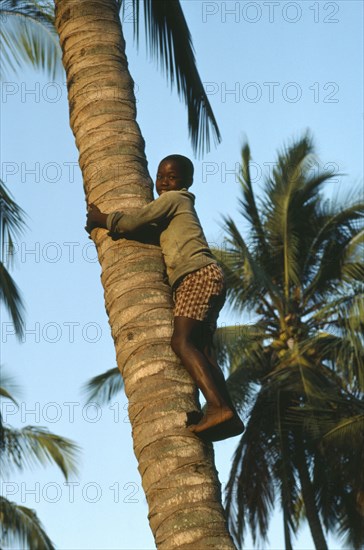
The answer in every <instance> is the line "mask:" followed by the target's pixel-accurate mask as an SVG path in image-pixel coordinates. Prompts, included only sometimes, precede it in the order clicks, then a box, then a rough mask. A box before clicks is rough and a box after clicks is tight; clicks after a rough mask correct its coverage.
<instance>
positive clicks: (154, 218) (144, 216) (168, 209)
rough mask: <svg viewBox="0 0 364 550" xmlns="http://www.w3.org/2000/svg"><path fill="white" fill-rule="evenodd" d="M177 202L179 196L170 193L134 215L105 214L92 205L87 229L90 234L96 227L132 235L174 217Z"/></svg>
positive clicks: (164, 194) (120, 213)
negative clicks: (145, 227) (145, 226)
mask: <svg viewBox="0 0 364 550" xmlns="http://www.w3.org/2000/svg"><path fill="white" fill-rule="evenodd" d="M177 201H178V195H176V194H175V193H174V192H173V191H169V192H168V193H163V195H161V196H160V197H159V198H158V199H156V200H154V201H152V202H150V203H149V204H147V205H146V206H144V207H143V208H141V209H140V210H138V211H136V212H133V213H132V214H125V213H124V212H112V213H111V214H104V213H103V212H101V210H99V208H98V207H97V206H95V205H94V204H90V206H89V208H88V212H87V224H86V228H85V229H86V231H88V232H89V233H90V232H91V231H92V229H94V228H95V227H103V228H105V229H109V230H110V231H111V232H112V233H130V232H132V231H135V230H136V229H139V228H141V227H143V226H144V225H148V224H151V223H153V222H154V223H155V222H158V221H160V220H162V219H168V218H170V217H172V215H173V213H174V212H175V211H176V208H177Z"/></svg>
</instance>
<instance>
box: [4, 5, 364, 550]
mask: <svg viewBox="0 0 364 550" xmlns="http://www.w3.org/2000/svg"><path fill="white" fill-rule="evenodd" d="M182 5H183V8H184V12H185V16H186V19H187V22H188V24H189V27H190V30H191V33H192V36H193V40H194V46H195V50H196V57H197V63H198V67H199V70H200V75H201V78H202V81H203V82H204V85H205V88H206V91H207V93H208V94H209V98H210V101H211V104H212V106H213V109H214V112H215V115H216V118H217V120H218V123H219V126H220V130H221V134H222V138H223V141H222V143H221V144H220V145H219V146H218V147H217V148H213V149H212V150H211V152H210V153H209V154H208V155H206V156H205V157H204V158H203V159H195V183H194V188H193V191H194V193H195V194H196V197H197V199H196V206H197V210H198V213H199V216H200V219H201V222H202V225H203V227H204V229H205V233H206V235H207V238H208V240H209V241H210V242H211V243H215V244H217V245H221V244H222V232H221V223H222V216H223V215H226V214H230V215H232V216H233V217H234V218H235V219H236V220H238V219H239V216H238V211H237V198H238V194H239V185H238V182H237V177H236V171H237V169H238V167H239V161H240V151H241V146H242V144H243V143H244V141H245V140H246V139H247V140H248V141H249V144H250V146H251V151H252V157H253V162H254V170H255V184H256V186H257V188H259V186H260V185H261V184H262V181H263V176H264V174H265V173H267V171H268V170H269V167H270V166H272V164H271V163H272V162H274V160H275V158H276V152H277V149H280V148H281V147H282V146H283V145H284V144H287V143H289V142H290V141H291V140H292V139H293V138H297V137H299V136H300V135H302V133H303V132H305V131H306V130H307V129H309V130H310V131H311V133H312V135H313V137H314V140H315V143H316V146H317V153H318V159H317V162H318V166H320V167H321V168H323V167H326V168H327V169H330V170H334V171H335V172H337V173H338V176H337V177H336V178H335V179H334V180H333V181H332V185H331V187H330V189H328V191H327V193H328V195H329V196H332V197H334V196H336V195H337V193H338V192H339V190H341V192H349V191H350V190H351V189H353V188H354V184H356V189H358V183H360V182H362V172H363V104H362V97H363V53H362V52H363V28H362V16H363V4H362V2H360V1H345V2H341V1H338V2H324V1H320V2H314V1H312V2H311V1H309V0H307V1H303V2H300V1H298V2H285V1H282V2H261V1H260V2H245V1H242V2H229V1H227V2H213V1H212V2H203V1H200V0H195V1H193V2H192V1H185V2H182ZM126 14H127V17H126V20H125V22H124V32H125V35H126V40H127V54H128V58H129V64H130V71H131V73H132V76H133V78H134V80H135V83H136V97H137V107H138V122H139V124H140V127H141V130H142V133H143V136H144V138H145V141H146V154H147V158H148V162H149V170H150V173H151V175H152V177H153V178H154V174H155V172H156V168H157V165H158V162H159V160H160V159H161V158H163V157H164V156H166V155H167V154H169V153H175V152H177V153H181V154H186V155H187V156H190V157H191V158H193V154H192V150H191V146H190V144H189V141H188V132H187V122H186V121H187V115H186V112H185V107H184V105H183V104H182V103H181V102H180V101H179V99H178V98H177V96H176V93H175V92H173V93H171V92H170V90H169V89H168V87H167V85H166V82H165V79H164V78H163V76H162V75H161V73H160V72H159V71H158V70H157V69H156V65H155V63H154V62H152V61H151V60H150V59H148V57H147V56H146V55H145V47H144V43H143V42H141V45H140V47H139V52H137V50H136V48H135V47H134V44H133V40H132V25H131V22H130V17H129V14H130V10H129V11H128V10H127V12H126ZM1 115H2V141H1V143H2V145H1V153H2V155H1V157H2V159H1V176H2V179H3V181H5V183H6V184H7V186H8V188H9V189H10V190H11V192H12V193H13V195H14V197H15V199H16V200H17V202H18V203H19V204H20V206H21V207H22V208H23V209H24V210H25V211H26V212H27V214H28V229H27V232H26V234H25V235H24V237H23V239H21V240H19V242H17V249H16V255H15V259H16V265H15V268H14V277H15V279H16V281H17V283H18V285H19V286H20V288H21V290H22V292H23V295H24V299H25V303H26V308H27V315H26V331H27V333H26V338H25V341H24V342H23V343H19V342H18V341H17V340H16V338H15V337H14V335H13V330H12V326H11V324H10V322H9V318H8V316H7V315H6V312H4V310H3V309H2V311H1V313H2V321H1V324H2V327H1V328H2V340H1V363H2V364H3V365H5V367H6V369H7V372H10V373H11V374H12V375H13V376H14V377H15V378H16V382H17V383H18V384H19V385H20V386H21V387H22V394H21V397H20V398H19V405H20V406H19V409H18V410H15V409H13V408H12V407H11V406H10V404H6V403H5V402H4V403H3V404H2V412H3V414H4V418H5V420H6V421H7V422H9V423H10V424H13V425H15V426H20V425H27V424H33V425H39V426H47V427H49V429H51V430H52V431H54V432H55V433H59V434H61V435H64V436H66V437H69V438H71V439H74V440H75V441H76V442H78V443H79V444H80V445H81V447H82V449H83V452H82V460H81V464H80V475H79V476H78V477H77V478H76V477H75V478H73V479H72V480H71V481H72V483H73V485H72V486H66V485H64V480H63V478H62V477H61V475H60V473H59V472H58V471H57V470H56V469H55V468H53V467H49V468H47V469H43V470H42V469H40V468H35V469H34V471H32V472H28V471H26V472H24V473H23V475H21V476H20V475H18V474H15V473H14V474H11V475H9V477H7V478H6V479H4V480H3V485H2V493H3V494H4V495H5V496H7V497H8V498H9V499H10V500H15V501H17V502H21V503H23V504H24V505H26V506H29V507H31V508H35V509H36V510H37V512H38V514H39V517H40V518H41V520H42V522H43V523H44V525H45V526H46V528H47V531H48V533H49V535H50V536H51V538H52V539H53V540H54V542H55V543H56V545H57V547H58V548H60V549H62V550H66V549H67V550H75V549H79V550H81V549H82V550H84V549H88V550H96V549H97V550H101V549H118V550H121V549H123V550H149V549H153V548H154V543H153V538H152V535H151V533H150V530H149V526H148V522H147V507H146V504H145V499H144V495H143V492H142V489H141V485H140V477H139V474H138V471H137V466H136V461H135V458H134V455H133V450H132V440H131V436H130V426H129V423H128V420H127V411H126V398H125V396H124V394H121V395H120V399H118V400H114V401H113V402H112V403H111V404H110V406H106V407H103V408H100V407H97V406H86V404H85V398H84V396H83V394H82V392H81V387H82V385H83V384H84V383H85V381H86V380H87V379H89V378H90V377H91V376H93V375H96V374H98V373H100V372H103V371H104V370H106V369H109V368H112V367H114V366H115V357H114V349H113V344H112V340H111V337H110V331H109V327H108V322H107V317H106V313H105V309H104V304H103V291H102V287H101V283H100V280H99V278H100V267H99V265H98V263H97V261H96V257H95V251H94V249H93V245H92V243H91V241H89V240H88V238H87V235H86V233H85V232H84V229H83V227H84V223H85V202H84V195H83V188H82V178H81V174H80V171H79V169H78V166H77V158H78V153H77V150H76V147H75V144H74V138H73V135H72V132H71V130H70V128H69V124H68V105H67V97H66V86H65V83H64V79H63V80H62V79H60V80H59V81H57V82H51V81H50V79H49V78H47V77H45V76H42V75H40V74H39V73H36V72H35V71H32V70H30V69H27V70H24V71H22V72H21V73H20V74H19V75H18V76H14V75H8V78H7V80H6V82H3V83H2V94H1ZM339 173H340V175H339ZM341 174H346V175H345V176H344V175H341ZM232 322H239V318H237V317H236V316H235V315H234V314H233V313H230V312H229V311H228V308H225V309H224V311H223V312H222V315H221V317H220V320H219V323H232ZM236 445H237V440H230V441H227V442H221V443H218V444H216V445H215V453H216V463H217V468H218V470H219V474H220V480H221V482H222V483H225V482H226V481H227V479H228V472H229V467H230V464H231V459H232V455H233V452H234V449H235V447H236ZM278 508H279V507H278V505H277V510H276V512H275V515H274V519H273V520H272V528H271V531H270V542H269V544H268V545H267V546H266V548H267V549H268V548H271V549H272V550H278V549H281V548H283V532H282V524H281V519H280V515H279V509H278ZM245 548H247V549H248V548H252V543H251V540H250V539H249V538H248V539H247V542H246V546H245ZM295 548H297V549H301V550H308V549H310V548H313V543H312V540H311V538H310V535H309V533H308V530H307V529H304V530H302V532H301V533H300V535H299V537H298V539H297V541H296V544H295ZM330 548H332V549H339V548H343V545H342V544H341V543H340V541H338V540H331V541H330Z"/></svg>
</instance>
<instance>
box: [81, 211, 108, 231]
mask: <svg viewBox="0 0 364 550" xmlns="http://www.w3.org/2000/svg"><path fill="white" fill-rule="evenodd" d="M106 221H107V214H104V213H103V212H101V210H100V209H99V208H98V207H97V206H96V205H95V204H90V205H89V207H88V209H87V220H86V227H85V229H86V231H87V232H88V233H91V231H92V230H93V229H95V227H104V228H105V229H107V225H106Z"/></svg>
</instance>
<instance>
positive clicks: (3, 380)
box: [0, 364, 19, 405]
mask: <svg viewBox="0 0 364 550" xmlns="http://www.w3.org/2000/svg"><path fill="white" fill-rule="evenodd" d="M0 384H1V385H0V397H3V398H4V399H10V401H12V402H13V403H14V404H15V405H16V404H17V402H16V399H15V397H14V393H15V394H18V395H19V386H18V385H17V384H15V383H14V379H13V377H12V376H9V375H8V374H7V373H6V372H4V367H3V365H1V364H0Z"/></svg>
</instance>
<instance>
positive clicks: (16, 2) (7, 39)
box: [0, 0, 63, 79]
mask: <svg viewBox="0 0 364 550" xmlns="http://www.w3.org/2000/svg"><path fill="white" fill-rule="evenodd" d="M0 17H1V18H2V20H3V21H4V20H5V21H6V25H5V24H3V25H1V30H0V38H1V41H2V44H3V46H2V73H1V79H3V78H4V77H5V76H6V75H7V74H8V73H9V72H11V71H13V72H17V70H18V69H19V68H20V67H22V66H23V64H24V63H30V64H31V65H32V66H33V67H35V68H37V69H41V70H43V71H45V72H46V73H47V74H48V75H49V76H50V77H51V78H52V79H55V78H56V77H57V76H60V75H61V74H62V72H63V67H62V63H61V49H60V46H59V41H58V36H57V33H56V31H55V28H54V5H53V3H52V2H50V1H46V0H45V1H43V2H39V1H37V0H25V1H24V0H0Z"/></svg>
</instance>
